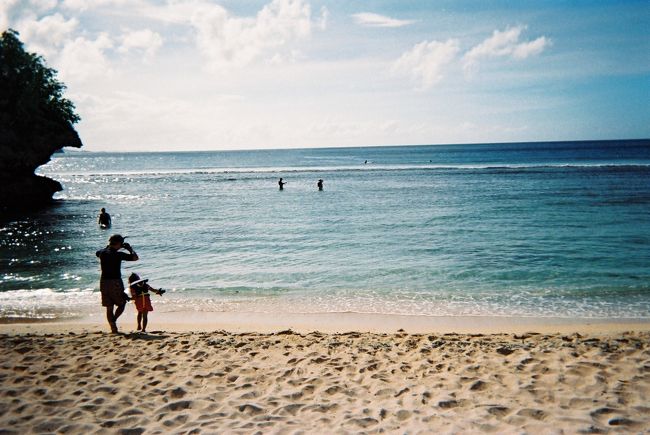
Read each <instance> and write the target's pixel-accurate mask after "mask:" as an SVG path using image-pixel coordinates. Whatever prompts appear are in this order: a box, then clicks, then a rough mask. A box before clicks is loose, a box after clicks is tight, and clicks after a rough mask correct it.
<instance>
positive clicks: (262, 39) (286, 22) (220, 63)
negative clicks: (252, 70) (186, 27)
mask: <svg viewBox="0 0 650 435" xmlns="http://www.w3.org/2000/svg"><path fill="white" fill-rule="evenodd" d="M191 23H192V25H193V26H194V27H195V29H196V31H197V36H196V40H197V45H198V48H199V50H200V51H201V53H202V54H203V55H205V56H206V57H207V58H208V60H209V63H210V67H211V68H212V69H215V70H218V69H221V68H223V67H227V66H244V65H246V64H248V63H250V62H252V61H253V60H255V59H257V58H259V57H260V56H262V54H264V53H266V52H269V51H271V52H272V53H270V54H271V56H272V55H273V54H275V53H273V51H274V49H278V48H280V47H283V46H290V45H291V44H292V43H293V42H295V41H298V40H300V39H304V38H307V37H309V36H310V34H311V28H312V20H311V10H310V6H309V5H308V4H305V3H303V2H302V1H301V0H273V1H272V2H271V3H269V4H268V5H266V6H264V8H262V10H260V11H259V12H258V13H257V15H256V16H255V18H240V17H235V16H232V15H230V13H228V11H226V10H225V9H224V8H222V7H221V6H218V5H212V6H211V7H205V8H204V9H203V10H202V11H201V12H198V11H197V13H194V14H193V15H192V19H191Z"/></svg>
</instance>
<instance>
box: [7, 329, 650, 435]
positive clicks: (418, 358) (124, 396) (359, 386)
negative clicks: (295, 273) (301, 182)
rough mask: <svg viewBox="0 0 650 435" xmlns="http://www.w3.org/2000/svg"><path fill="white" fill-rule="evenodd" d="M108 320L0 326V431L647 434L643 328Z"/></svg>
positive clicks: (648, 382) (646, 337) (649, 415)
mask: <svg viewBox="0 0 650 435" xmlns="http://www.w3.org/2000/svg"><path fill="white" fill-rule="evenodd" d="M121 325H122V330H123V331H124V332H123V333H122V334H117V335H116V334H109V333H107V332H105V329H106V328H103V326H104V325H102V324H100V323H83V322H78V323H74V324H52V323H48V324H41V325H37V324H28V325H26V324H18V325H16V324H12V325H6V324H5V325H2V326H1V327H0V332H1V333H2V335H0V343H1V346H2V352H3V354H4V357H3V362H2V366H1V369H0V379H1V380H2V383H1V385H2V386H1V387H0V388H1V389H0V397H2V402H1V403H2V404H1V405H0V430H1V431H2V432H3V433H30V432H31V433H128V434H139V433H379V432H386V433H405V432H408V433H431V432H442V433H458V432H461V433H478V432H492V433H640V432H645V431H648V430H650V404H649V402H648V397H649V394H650V344H649V343H650V332H649V331H648V326H649V325H648V324H647V323H645V324H638V325H636V327H634V325H632V326H633V327H634V328H633V329H634V332H630V331H628V332H624V331H623V330H622V329H621V328H620V327H616V326H607V325H606V324H599V325H591V326H589V325H583V327H582V329H581V328H580V327H578V326H577V325H573V326H570V325H564V326H561V327H560V328H559V330H562V328H564V331H563V332H550V330H552V329H557V328H556V327H554V326H552V325H551V326H550V327H549V328H548V330H547V331H544V332H541V333H539V332H528V333H526V332H524V333H493V334H482V333H478V332H476V331H475V332H474V333H464V334H458V333H453V332H443V331H442V330H443V329H444V328H442V329H441V328H438V329H439V331H437V332H430V333H414V332H412V331H408V332H406V331H393V332H368V331H359V332H327V333H325V332H307V331H299V332H296V331H295V330H293V331H292V330H276V331H275V332H260V331H259V330H257V331H256V332H242V331H237V330H236V329H237V328H230V330H229V331H226V330H208V328H207V326H206V324H201V325H194V326H195V330H194V331H191V330H189V328H188V326H189V325H191V324H190V323H185V327H181V326H180V324H176V325H174V326H173V327H169V325H166V326H167V328H166V329H167V330H165V331H162V330H160V329H158V330H155V329H154V330H153V331H152V332H150V333H147V334H140V333H135V332H129V327H131V328H132V325H131V324H130V323H129V322H122V323H121ZM160 326H161V323H160V322H156V325H155V326H154V328H160ZM619 326H620V325H619ZM627 326H630V325H627ZM511 327H512V325H511ZM585 328H586V329H587V331H586V332H585ZM240 329H241V328H240ZM260 329H264V328H260ZM297 329H298V330H300V328H297ZM358 329H361V330H362V329H363V328H358ZM366 329H368V328H366ZM435 329H436V328H432V330H435ZM452 329H453V328H452ZM570 329H574V330H581V331H582V332H581V333H577V332H573V333H568V332H567V331H568V330H570ZM30 331H33V332H30Z"/></svg>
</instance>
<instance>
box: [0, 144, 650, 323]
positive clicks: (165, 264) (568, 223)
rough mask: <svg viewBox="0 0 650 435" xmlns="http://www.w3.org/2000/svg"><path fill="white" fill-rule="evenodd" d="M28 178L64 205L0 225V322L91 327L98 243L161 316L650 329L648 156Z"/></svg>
mask: <svg viewBox="0 0 650 435" xmlns="http://www.w3.org/2000/svg"><path fill="white" fill-rule="evenodd" d="M38 172H39V173H40V174H43V175H47V176H49V177H52V178H54V179H56V180H59V181H60V182H61V183H62V184H63V186H64V191H63V192H60V193H59V194H57V196H56V198H57V199H58V201H57V202H56V203H55V204H54V205H53V206H51V207H49V208H47V209H45V210H42V211H39V212H35V213H32V214H30V215H28V216H21V217H16V216H5V217H3V218H1V220H0V319H10V318H25V317H27V318H61V317H73V316H78V315H83V314H85V313H90V312H98V311H101V307H100V298H99V290H98V280H99V264H98V261H97V258H96V257H95V251H96V250H97V249H100V248H102V247H103V246H105V245H106V241H107V239H108V236H109V235H110V234H111V233H114V232H115V233H121V234H123V235H127V236H128V237H129V239H128V241H129V242H130V243H131V244H132V245H133V247H134V248H135V249H136V251H137V252H138V254H139V255H140V261H138V262H131V263H124V264H123V268H122V270H123V276H124V278H126V277H127V276H128V274H129V273H130V272H132V271H136V272H137V273H139V274H140V275H141V276H143V277H147V278H149V279H150V283H151V284H152V285H154V286H156V287H163V288H165V289H167V290H168V293H167V294H165V296H163V297H162V298H158V297H154V300H153V302H154V307H155V309H156V310H160V311H185V310H192V311H259V312H272V313H278V315H281V314H282V313H323V312H328V313H331V312H360V313H400V314H415V315H450V316H458V315H488V316H542V317H544V316H553V317H584V318H595V317H597V318H650V141H649V140H639V141H606V142H562V143H511V144H477V145H449V146H417V147H416V146H400V147H375V148H343V149H334V148H333V149H301V150H273V151H232V152H188V153H89V152H66V153H65V154H60V155H57V156H56V157H55V158H53V160H52V161H51V162H50V163H49V164H48V165H46V166H43V167H41V168H40V169H39V171H38ZM279 177H283V178H284V179H285V181H287V183H288V184H287V185H286V186H285V189H284V191H279V190H278V185H277V180H278V178H279ZM318 179H323V180H324V186H325V188H324V190H323V191H322V192H319V191H318V190H317V188H316V182H317V180H318ZM101 207H105V208H106V209H107V211H108V212H109V213H110V214H111V215H112V217H113V228H112V229H111V230H109V231H106V230H101V229H99V228H98V226H97V222H96V221H97V214H98V212H99V209H100V208H101Z"/></svg>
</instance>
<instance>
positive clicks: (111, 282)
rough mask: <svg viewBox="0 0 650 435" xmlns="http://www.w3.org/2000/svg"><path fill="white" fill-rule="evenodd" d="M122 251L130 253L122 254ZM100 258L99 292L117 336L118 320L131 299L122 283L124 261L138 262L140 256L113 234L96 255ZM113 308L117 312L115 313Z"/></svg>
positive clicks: (120, 237) (118, 236) (110, 324)
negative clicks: (106, 244)
mask: <svg viewBox="0 0 650 435" xmlns="http://www.w3.org/2000/svg"><path fill="white" fill-rule="evenodd" d="M121 249H125V250H127V251H129V253H128V254H127V253H126V252H120V250H121ZM95 255H96V256H97V257H99V261H100V264H101V268H102V275H101V278H100V280H99V290H100V291H101V294H102V306H104V307H106V320H108V324H109V326H110V327H111V332H113V333H116V334H117V332H118V331H117V319H118V317H120V316H121V315H122V313H123V312H124V306H125V305H126V303H127V301H128V300H129V297H128V296H127V295H126V293H124V283H123V282H122V271H121V266H122V261H137V260H138V254H136V253H135V251H134V250H133V248H132V247H131V245H129V244H128V243H124V237H122V236H121V235H119V234H113V235H112V236H111V237H110V238H109V239H108V246H106V247H105V248H104V249H100V250H99V251H97V252H96V253H95ZM113 307H116V308H115V312H113V309H114V308H113Z"/></svg>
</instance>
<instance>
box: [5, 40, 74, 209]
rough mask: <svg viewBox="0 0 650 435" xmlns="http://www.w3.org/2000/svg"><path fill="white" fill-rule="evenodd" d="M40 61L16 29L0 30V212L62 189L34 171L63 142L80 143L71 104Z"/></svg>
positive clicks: (52, 73)
mask: <svg viewBox="0 0 650 435" xmlns="http://www.w3.org/2000/svg"><path fill="white" fill-rule="evenodd" d="M64 90H65V85H63V84H62V83H60V82H59V81H58V80H57V79H56V71H54V70H53V69H51V68H49V67H47V66H46V65H45V60H44V59H43V58H42V57H40V56H38V55H36V54H34V53H29V52H26V51H25V50H24V47H23V43H22V42H21V41H20V40H19V39H18V33H17V32H16V31H14V30H11V29H9V30H7V31H5V32H3V33H2V34H1V35H0V212H1V211H7V210H13V209H27V208H38V207H40V206H42V205H44V204H45V203H48V202H50V201H51V200H52V195H53V194H54V193H55V192H58V191H59V190H61V189H62V187H61V184H59V183H58V182H57V181H54V180H50V179H49V178H45V177H39V176H36V175H34V171H35V170H36V168H38V167H39V166H41V165H43V164H45V163H47V162H48V161H49V160H50V158H51V156H52V154H53V153H54V152H55V151H57V150H60V149H61V148H63V147H76V148H79V147H81V140H80V139H79V135H78V134H77V132H76V131H75V129H74V127H73V124H74V123H75V122H77V121H79V116H78V115H77V114H76V113H75V112H74V104H73V103H72V102H71V101H69V100H67V99H66V98H64V97H63V92H64Z"/></svg>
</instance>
